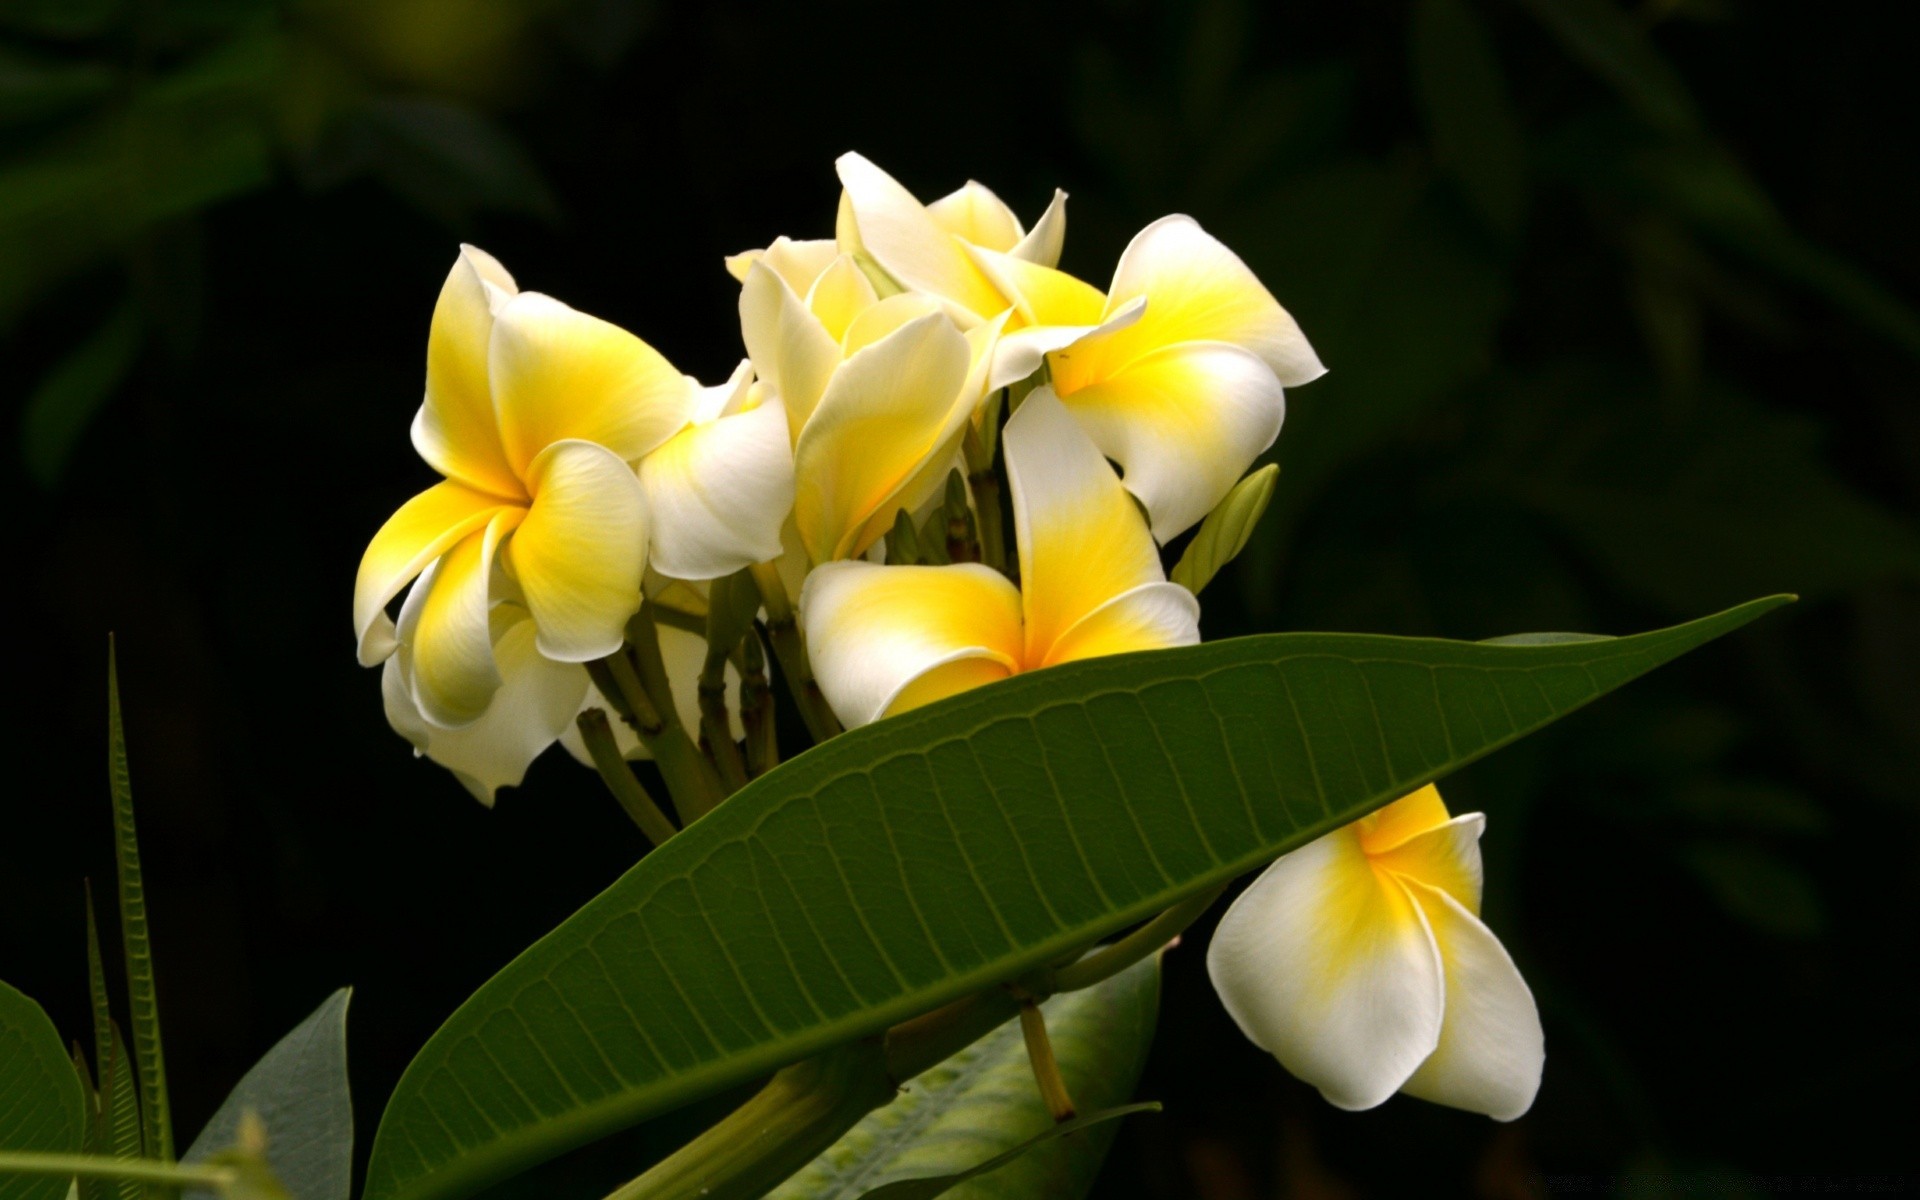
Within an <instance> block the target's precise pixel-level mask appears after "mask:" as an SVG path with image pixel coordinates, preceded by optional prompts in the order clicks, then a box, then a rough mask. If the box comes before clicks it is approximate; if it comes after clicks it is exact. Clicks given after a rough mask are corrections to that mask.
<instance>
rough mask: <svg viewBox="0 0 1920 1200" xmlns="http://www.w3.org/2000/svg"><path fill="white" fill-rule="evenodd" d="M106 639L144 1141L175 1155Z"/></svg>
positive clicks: (115, 680) (122, 734)
mask: <svg viewBox="0 0 1920 1200" xmlns="http://www.w3.org/2000/svg"><path fill="white" fill-rule="evenodd" d="M116 655H117V652H116V650H115V649H114V644H113V639H112V638H108V639H107V781H108V784H109V785H110V787H111V789H112V792H113V838H114V840H113V850H114V860H115V862H116V864H117V865H118V868H119V875H120V941H121V943H122V945H123V947H124V949H125V952H126V957H127V991H128V993H129V994H130V996H131V999H132V1012H133V1052H134V1061H135V1063H136V1065H137V1068H138V1075H139V1077H140V1117H141V1138H140V1140H141V1143H142V1144H143V1145H144V1146H145V1147H146V1153H147V1157H149V1158H157V1159H160V1160H162V1161H163V1162H172V1161H173V1118H172V1115H171V1113H170V1112H169V1110H168V1107H167V1063H166V1056H165V1055H164V1054H163V1053H162V1052H161V1049H160V1005H159V1001H158V1000H157V999H156V998H155V996H154V984H153V947H152V945H151V944H150V942H149V940H148V934H147V889H146V884H145V882H144V881H143V880H142V878H141V873H140V839H139V838H138V837H137V836H136V833H135V830H134V825H133V782H132V779H131V777H130V776H129V775H128V772H127V736H126V730H125V729H124V728H123V727H122V725H121V721H120V667H119V661H118V658H117V657H116Z"/></svg>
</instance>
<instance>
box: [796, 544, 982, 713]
mask: <svg viewBox="0 0 1920 1200" xmlns="http://www.w3.org/2000/svg"><path fill="white" fill-rule="evenodd" d="M800 619H801V621H802V622H803V623H804V627H805V630H806V637H807V650H808V653H809V654H810V655H811V656H812V658H813V670H814V675H815V677H816V678H817V679H818V680H819V681H820V689H821V691H823V692H824V693H826V697H827V702H828V703H829V704H831V705H832V706H833V711H834V712H835V713H836V714H837V715H838V716H839V717H840V719H841V720H842V721H844V722H845V723H846V724H847V725H848V726H849V727H851V726H854V725H865V724H867V723H868V722H870V721H876V720H879V719H880V718H881V717H882V716H885V715H887V713H888V712H889V711H904V710H903V709H901V708H900V707H899V704H898V702H899V701H900V700H901V699H902V698H903V697H904V696H908V694H909V689H913V685H914V684H915V682H916V681H918V680H920V679H922V678H923V677H925V676H927V675H928V674H929V673H930V672H936V671H939V669H940V668H943V667H947V666H949V665H950V664H957V663H960V662H963V661H967V660H978V662H979V663H982V664H985V665H984V666H978V665H977V666H971V667H966V668H960V671H961V674H960V675H957V676H956V675H954V674H952V673H945V674H943V675H942V678H941V680H940V681H939V684H938V686H933V687H922V688H919V689H914V690H913V691H912V693H911V697H910V698H911V699H912V700H913V701H915V702H918V703H928V702H930V701H931V700H933V699H938V698H940V696H942V695H950V694H952V692H951V691H948V690H944V689H945V688H946V687H948V686H950V685H951V686H952V687H953V690H959V687H960V685H968V686H970V685H973V684H977V683H979V682H985V681H986V679H987V678H988V677H997V676H994V672H996V671H997V672H998V673H999V676H1005V675H1008V674H1011V673H1012V672H1013V671H1014V669H1015V668H1016V666H1017V665H1018V655H1019V653H1020V593H1019V591H1018V589H1016V588H1015V587H1014V586H1013V584H1011V583H1009V582H1008V581H1007V579H1006V577H1005V576H1003V575H1001V574H1000V573H999V572H998V571H995V570H993V569H992V568H990V567H983V566H980V565H979V564H977V563H959V564H956V565H953V566H947V567H883V566H877V565H875V564H873V563H865V562H836V563H827V564H825V565H823V566H820V567H817V568H815V569H814V571H813V573H812V574H810V575H808V576H807V582H806V586H805V587H803V588H802V589H801V590H800Z"/></svg>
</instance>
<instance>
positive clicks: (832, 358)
mask: <svg viewBox="0 0 1920 1200" xmlns="http://www.w3.org/2000/svg"><path fill="white" fill-rule="evenodd" d="M740 334H741V337H742V338H743V339H744V340H745V342H746V347H747V357H748V358H750V359H752V360H753V367H754V370H755V371H757V372H759V375H760V378H761V379H762V380H763V381H765V382H766V384H767V385H768V386H769V387H771V388H772V389H773V391H774V393H775V394H776V395H778V396H779V397H780V400H781V403H783V404H784V405H786V410H787V420H788V422H789V426H790V429H791V432H792V435H793V436H794V437H795V438H798V437H799V436H800V428H801V426H803V425H805V424H806V421H807V418H808V417H809V416H811V415H812V413H813V409H814V406H815V405H817V404H818V403H819V402H820V396H821V393H823V392H824V391H826V388H827V381H828V380H829V379H831V378H832V377H833V372H834V368H836V367H838V366H839V365H840V345H839V343H838V342H836V341H835V340H834V339H833V337H831V336H830V335H829V334H828V333H827V330H826V327H825V326H824V325H822V324H821V323H820V318H818V317H816V316H814V315H813V314H812V313H811V312H809V311H807V306H806V305H805V304H803V303H801V302H800V297H799V296H798V295H796V294H795V293H794V291H793V289H792V288H790V287H788V286H787V284H786V281H785V280H783V279H781V278H780V276H779V275H777V274H775V273H774V272H773V270H772V269H771V268H770V267H767V266H766V265H764V264H761V263H755V264H754V265H752V266H751V267H749V268H748V269H747V281H746V283H745V285H744V286H742V287H741V289H740Z"/></svg>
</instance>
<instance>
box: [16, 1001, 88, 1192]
mask: <svg viewBox="0 0 1920 1200" xmlns="http://www.w3.org/2000/svg"><path fill="white" fill-rule="evenodd" d="M86 1128H87V1112H86V1098H85V1096H83V1095H82V1093H81V1091H80V1080H79V1079H77V1078H75V1076H74V1073H73V1060H72V1059H71V1058H70V1057H69V1056H68V1054H67V1048H66V1047H65V1046H64V1045H62V1044H61V1041H60V1034H59V1032H58V1031H56V1030H55V1029H54V1027H53V1022H52V1021H49V1020H47V1014H46V1013H44V1012H42V1011H41V1010H40V1006H39V1005H38V1004H35V1003H34V1002H33V1001H31V1000H29V999H27V998H26V997H25V996H23V995H21V994H20V993H19V992H17V991H15V990H14V989H13V988H11V987H9V986H8V985H6V984H4V983H0V1152H4V1151H8V1150H13V1151H23V1152H30V1153H36V1154H74V1153H78V1152H79V1151H80V1150H81V1148H82V1147H83V1146H84V1144H85V1142H86ZM70 1183H71V1181H70V1180H66V1179H58V1178H55V1179H44V1178H34V1177H32V1176H27V1175H8V1174H5V1173H0V1200H64V1198H65V1197H66V1195H67V1189H68V1187H69V1185H70Z"/></svg>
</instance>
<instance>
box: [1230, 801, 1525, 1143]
mask: <svg viewBox="0 0 1920 1200" xmlns="http://www.w3.org/2000/svg"><path fill="white" fill-rule="evenodd" d="M1484 825H1485V818H1484V817H1482V816H1481V815H1480V814H1479V813H1468V814H1465V815H1463V816H1458V817H1452V818H1449V817H1448V815H1447V809H1446V805H1445V804H1443V803H1442V802H1441V800H1440V793H1439V792H1438V791H1437V790H1436V789H1435V788H1433V787H1432V786H1428V787H1424V788H1421V789H1420V790H1419V791H1417V792H1415V793H1413V794H1412V795H1410V796H1406V797H1403V798H1402V799H1400V800H1396V801H1395V802H1393V803H1392V804H1389V805H1387V806H1386V807H1385V808H1382V809H1380V810H1379V811H1378V812H1375V813H1373V814H1372V815H1370V816H1367V817H1363V818H1361V819H1360V820H1359V821H1356V822H1354V823H1353V824H1351V825H1348V826H1346V827H1345V828H1342V829H1337V830H1335V831H1334V832H1332V833H1330V834H1327V835H1326V836H1325V837H1322V838H1320V839H1319V840H1317V841H1314V842H1312V843H1310V844H1308V845H1306V846H1303V847H1301V848H1300V849H1298V850H1295V851H1293V852H1292V853H1291V854H1288V855H1285V856H1284V857H1282V858H1280V859H1279V860H1278V861H1276V862H1275V863H1274V864H1273V865H1272V866H1270V867H1268V868H1267V870H1266V872H1265V873H1264V874H1262V875H1261V876H1260V878H1259V879H1257V880H1255V881H1254V883H1253V884H1252V885H1251V886H1249V887H1248V888H1247V890H1246V891H1244V892H1242V893H1241V894H1240V898H1239V899H1237V900H1236V901H1234V903H1233V906H1232V907H1231V908H1229V909H1228V910H1227V913H1226V915H1225V916H1223V917H1222V918H1221V919H1220V926H1219V929H1218V931H1217V932H1216V933H1215V934H1214V935H1213V943H1212V945H1211V946H1209V947H1208V949H1207V971H1208V973H1209V974H1210V975H1211V976H1212V977H1213V986H1214V988H1215V989H1216V990H1217V991H1218V992H1219V993H1220V999H1221V1001H1222V1002H1223V1003H1224V1004H1225V1005H1226V1008H1227V1011H1228V1012H1229V1013H1231V1014H1232V1015H1233V1019H1234V1020H1235V1021H1236V1022H1238V1023H1239V1026H1240V1029H1241V1031H1242V1032H1244V1033H1245V1034H1246V1035H1247V1037H1249V1038H1251V1039H1252V1040H1253V1041H1254V1042H1255V1043H1256V1044H1258V1045H1259V1046H1260V1047H1261V1048H1262V1049H1264V1050H1267V1051H1268V1052H1270V1053H1271V1054H1273V1056H1274V1057H1276V1058H1278V1059H1279V1060H1280V1063H1281V1065H1282V1066H1284V1067H1286V1068H1287V1070H1289V1071H1291V1072H1292V1073H1293V1074H1295V1075H1297V1076H1299V1077H1300V1078H1301V1079H1304V1080H1306V1081H1307V1082H1308V1083H1310V1084H1312V1085H1314V1086H1315V1087H1317V1088H1319V1089H1320V1092H1321V1094H1322V1095H1324V1096H1325V1097H1326V1098H1327V1099H1328V1101H1330V1102H1331V1103H1333V1104H1334V1105H1336V1106H1337V1107H1340V1108H1345V1109H1364V1108H1372V1107H1374V1106H1375V1105H1377V1104H1380V1103H1382V1102H1383V1101H1385V1100H1386V1099H1387V1098H1388V1097H1389V1096H1391V1095H1393V1094H1394V1093H1395V1092H1397V1091H1398V1092H1405V1093H1407V1094H1408V1095H1410V1096H1418V1097H1420V1098H1422V1099H1425V1100H1432V1101H1434V1102H1436V1103H1439V1104H1446V1105H1451V1106H1452V1107H1455V1108H1464V1109H1468V1110H1471V1111H1473V1112H1479V1113H1485V1114H1487V1115H1488V1116H1491V1117H1494V1118H1497V1119H1499V1120H1502V1121H1510V1120H1512V1119H1514V1118H1515V1117H1518V1116H1519V1115H1520V1114H1522V1113H1524V1112H1526V1111H1527V1109H1528V1108H1529V1107H1530V1106H1531V1105H1532V1104H1533V1097H1534V1093H1535V1092H1537V1091H1538V1090H1539V1087H1540V1071H1541V1066H1542V1064H1543V1063H1544V1061H1545V1056H1546V1051H1545V1047H1544V1043H1543V1040H1542V1036H1541V1031H1540V1017H1539V1013H1538V1012H1537V1010H1536V1009H1535V1008H1534V1003H1533V993H1532V992H1530V991H1529V990H1528V989H1527V985H1526V982H1525V981H1524V980H1522V979H1521V978H1520V972H1519V971H1518V970H1517V969H1516V968H1515V967H1514V965H1513V960H1512V959H1511V958H1509V957H1507V952H1506V950H1505V949H1504V948H1503V947H1502V946H1501V945H1500V942H1499V941H1498V939H1496V938H1495V937H1494V936H1493V934H1492V933H1491V932H1489V931H1488V929H1487V927H1486V926H1485V925H1483V924H1481V923H1480V918H1479V912H1480V883H1481V870H1480V831H1481V829H1482V827H1483V826H1484Z"/></svg>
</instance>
